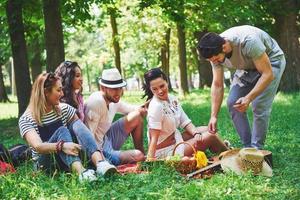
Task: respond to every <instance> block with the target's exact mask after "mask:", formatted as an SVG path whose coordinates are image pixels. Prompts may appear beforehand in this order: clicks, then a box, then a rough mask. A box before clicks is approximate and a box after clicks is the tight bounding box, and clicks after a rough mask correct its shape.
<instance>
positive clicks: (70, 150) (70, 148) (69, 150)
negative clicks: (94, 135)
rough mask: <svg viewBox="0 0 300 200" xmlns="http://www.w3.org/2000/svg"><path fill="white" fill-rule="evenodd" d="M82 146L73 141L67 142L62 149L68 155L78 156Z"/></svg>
mask: <svg viewBox="0 0 300 200" xmlns="http://www.w3.org/2000/svg"><path fill="white" fill-rule="evenodd" d="M80 150H81V146H80V145H79V144H76V143H73V142H65V143H64V144H63V146H62V151H63V152H65V153H66V154H67V155H72V156H78V155H79V151H80Z"/></svg>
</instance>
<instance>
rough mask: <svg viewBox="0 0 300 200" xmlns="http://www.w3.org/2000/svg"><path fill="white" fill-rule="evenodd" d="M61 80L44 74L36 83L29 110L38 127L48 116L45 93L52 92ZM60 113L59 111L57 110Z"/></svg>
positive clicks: (50, 74)
mask: <svg viewBox="0 0 300 200" xmlns="http://www.w3.org/2000/svg"><path fill="white" fill-rule="evenodd" d="M58 80H60V79H59V77H58V76H56V75H55V74H54V73H51V72H50V73H42V74H40V75H39V76H38V77H37V78H36V79H35V81H34V83H33V86H32V90H31V96H30V101H29V106H28V109H29V110H30V112H31V114H32V117H33V118H34V119H35V120H36V122H37V124H38V125H41V124H42V120H41V118H42V116H43V115H44V114H46V104H47V99H46V96H45V92H46V91H48V92H51V91H52V88H53V87H54V85H55V84H56V82H57V81H58ZM55 111H56V112H58V109H56V108H55Z"/></svg>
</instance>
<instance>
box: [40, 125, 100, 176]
mask: <svg viewBox="0 0 300 200" xmlns="http://www.w3.org/2000/svg"><path fill="white" fill-rule="evenodd" d="M68 128H69V129H68ZM68 128H66V127H63V126H62V127H60V128H58V129H57V130H56V131H55V132H54V134H53V135H52V136H51V138H50V139H49V141H48V142H51V143H54V142H58V141H60V140H63V141H65V142H75V143H79V144H80V145H81V148H82V150H83V152H84V153H86V154H87V156H88V158H91V156H92V154H93V153H94V152H96V151H98V147H97V144H96V142H95V140H94V137H93V135H92V133H91V132H90V130H89V129H88V128H87V127H86V126H85V125H84V124H83V123H82V121H81V120H79V119H78V120H75V121H73V122H72V123H71V124H70V125H69V127H68ZM72 136H74V137H75V138H74V137H73V138H72ZM74 139H75V140H76V141H74ZM77 141H78V142H77ZM74 161H81V159H80V158H79V157H78V156H70V155H67V154H65V153H64V152H59V153H57V154H47V155H42V156H41V157H40V158H39V160H38V165H39V168H40V167H41V165H43V167H44V168H46V169H48V170H49V169H50V170H53V169H52V168H53V167H55V168H59V169H61V170H63V171H70V166H71V164H72V163H73V162H74ZM53 164H54V165H53Z"/></svg>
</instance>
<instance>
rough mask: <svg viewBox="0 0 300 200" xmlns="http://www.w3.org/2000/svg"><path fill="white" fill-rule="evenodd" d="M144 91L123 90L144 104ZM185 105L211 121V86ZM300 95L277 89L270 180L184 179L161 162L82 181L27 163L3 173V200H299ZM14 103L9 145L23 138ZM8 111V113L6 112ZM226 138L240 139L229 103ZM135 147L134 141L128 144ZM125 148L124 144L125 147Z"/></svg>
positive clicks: (5, 138)
mask: <svg viewBox="0 0 300 200" xmlns="http://www.w3.org/2000/svg"><path fill="white" fill-rule="evenodd" d="M140 97H141V93H134V92H125V97H124V98H125V99H126V100H127V101H129V102H134V103H142V102H143V100H142V99H141V98H140ZM181 100H182V103H183V109H184V110H185V111H186V113H187V114H188V115H189V117H190V118H191V119H192V121H193V122H195V124H197V125H204V124H206V123H207V121H208V119H209V115H210V113H209V112H210V97H209V90H200V91H199V90H198V91H193V92H192V93H191V94H190V95H188V96H187V97H186V98H185V99H181ZM299 101H300V93H295V94H288V95H287V94H282V93H279V94H278V95H277V96H276V98H275V102H274V105H273V110H272V117H271V121H270V128H269V132H268V135H267V142H266V149H268V150H271V151H272V152H273V163H274V176H273V177H272V178H266V177H260V176H253V175H251V174H250V173H249V174H246V175H245V176H237V175H235V174H222V173H219V174H216V175H214V176H213V177H212V178H210V179H194V180H186V179H185V178H184V177H183V176H181V175H179V174H178V173H177V172H176V171H175V170H174V169H170V168H168V167H165V166H164V165H159V166H157V167H155V168H154V169H153V170H152V171H151V173H146V174H136V175H135V174H130V175H125V176H120V175H115V176H113V177H110V178H106V179H104V178H101V179H99V180H97V181H96V182H95V183H84V184H80V183H79V182H78V180H77V177H76V176H75V175H71V174H65V173H58V174H54V175H51V176H47V175H46V174H45V173H43V172H34V171H33V170H32V169H31V164H32V163H30V162H29V163H26V164H24V165H23V166H21V167H20V168H18V172H17V173H16V174H10V175H5V176H0V199H249V200H252V199H274V200H275V199H278V200H281V199H295V200H296V199H299V198H300V179H299V177H300V168H299V163H300V157H299V152H298V149H299V144H300V137H299V134H298V132H299V129H300V125H299V110H300V105H299ZM12 110H16V104H3V103H2V104H0V111H1V112H3V113H1V115H0V116H1V117H0V118H1V119H0V132H1V134H0V141H1V143H4V144H5V145H8V146H9V145H11V144H13V143H16V142H19V141H21V139H20V136H19V133H18V130H17V125H16V124H17V119H16V118H15V116H16V115H17V113H15V114H14V118H9V117H11V115H9V114H8V113H12ZM5 113H7V114H5ZM219 120H220V121H219V129H220V134H221V137H222V138H226V139H229V140H230V141H231V143H232V144H233V146H235V147H239V146H240V142H239V138H238V136H237V134H236V133H235V131H234V128H233V126H232V123H231V121H230V119H229V114H228V111H227V108H226V107H225V103H224V104H223V105H222V108H221V112H220V115H219ZM127 147H128V148H132V147H133V144H132V142H129V143H128V146H127ZM127 147H126V148H127Z"/></svg>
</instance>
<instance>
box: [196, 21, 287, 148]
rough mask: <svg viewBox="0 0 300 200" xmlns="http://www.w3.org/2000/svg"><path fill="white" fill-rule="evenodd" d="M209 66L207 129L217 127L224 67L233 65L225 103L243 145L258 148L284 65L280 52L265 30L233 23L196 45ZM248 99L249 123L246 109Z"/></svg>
mask: <svg viewBox="0 0 300 200" xmlns="http://www.w3.org/2000/svg"><path fill="white" fill-rule="evenodd" d="M197 49H198V52H199V53H200V54H201V56H202V57H204V58H206V59H207V60H208V61H210V63H211V65H212V70H213V82H212V86H211V97H212V106H211V117H210V120H209V124H208V127H209V131H210V132H211V133H215V132H216V130H217V117H218V113H219V110H220V107H221V104H222V100H223V95H224V81H223V80H224V69H223V68H224V67H227V68H232V69H236V72H235V74H234V77H233V80H232V83H231V87H230V92H229V96H228V100H227V106H228V108H229V112H230V114H231V118H232V120H233V123H234V126H235V128H236V130H237V132H238V134H239V136H240V138H241V141H242V143H243V146H244V147H254V148H257V149H262V148H263V145H264V142H265V138H266V133H267V129H268V124H269V118H270V114H271V107H272V102H273V100H274V97H275V94H276V91H277V89H278V86H279V83H280V79H281V76H282V74H283V71H284V69H285V64H286V61H285V58H284V53H283V51H282V50H281V49H280V47H279V45H278V44H277V42H276V41H275V40H274V39H273V38H271V37H270V36H269V35H268V34H267V33H266V32H264V31H262V30H260V29H258V28H256V27H253V26H247V25H245V26H237V27H233V28H230V29H228V30H226V31H224V32H223V33H221V34H220V35H218V34H216V33H212V32H210V33H207V34H205V35H204V36H203V37H202V38H201V40H200V41H199V44H198V46H197ZM250 103H252V111H253V126H252V131H251V128H250V124H249V120H248V117H247V113H246V111H247V109H248V107H249V105H250Z"/></svg>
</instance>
